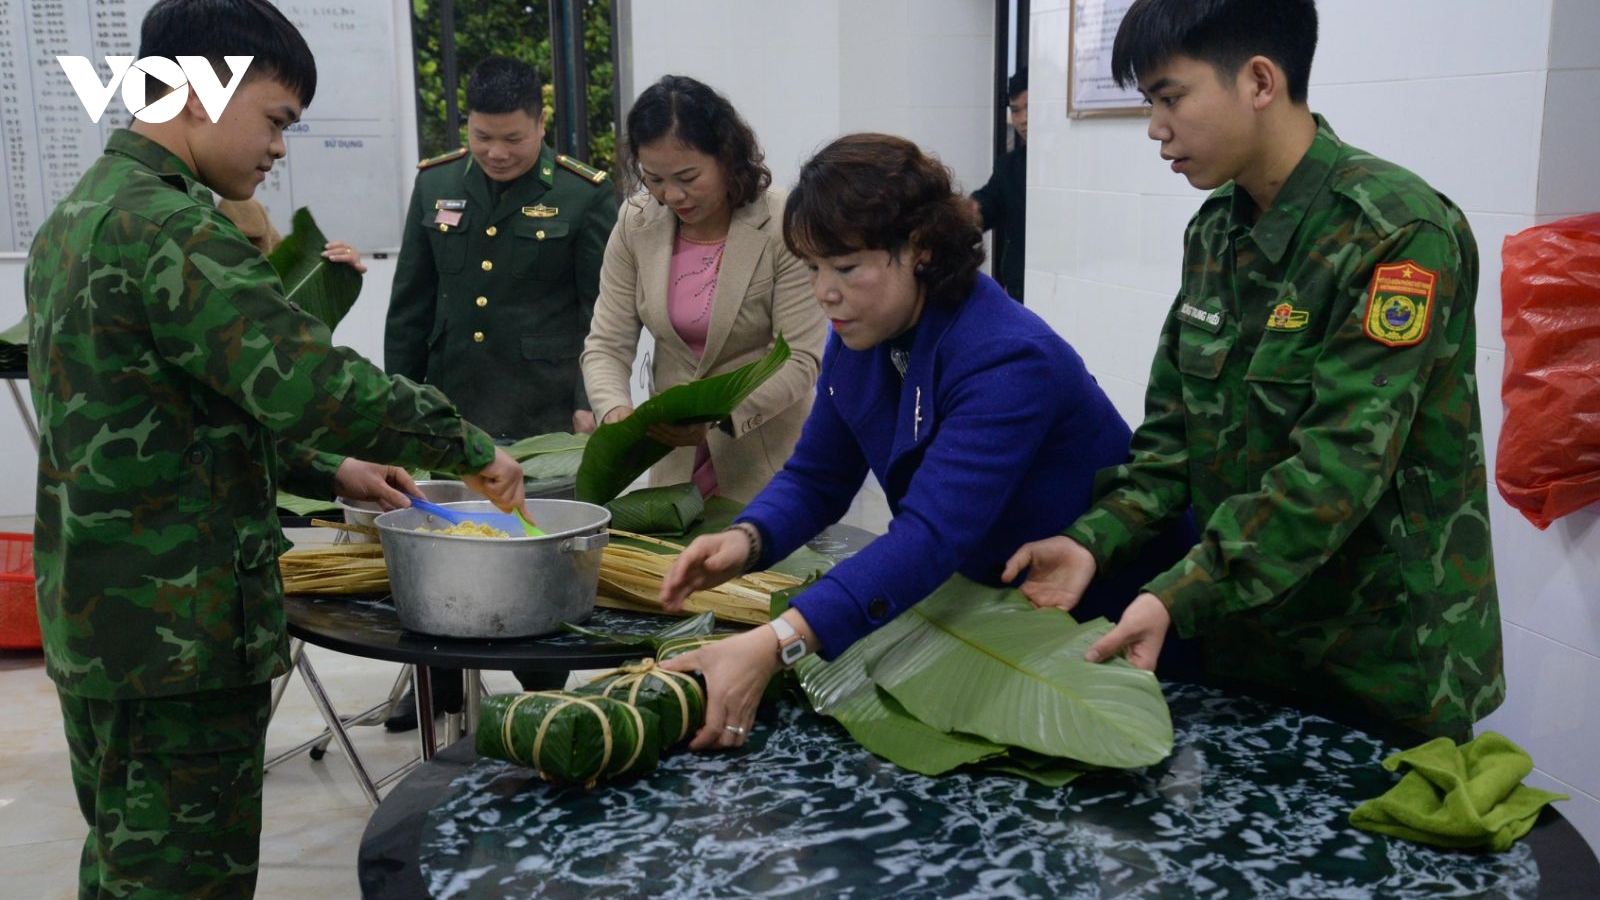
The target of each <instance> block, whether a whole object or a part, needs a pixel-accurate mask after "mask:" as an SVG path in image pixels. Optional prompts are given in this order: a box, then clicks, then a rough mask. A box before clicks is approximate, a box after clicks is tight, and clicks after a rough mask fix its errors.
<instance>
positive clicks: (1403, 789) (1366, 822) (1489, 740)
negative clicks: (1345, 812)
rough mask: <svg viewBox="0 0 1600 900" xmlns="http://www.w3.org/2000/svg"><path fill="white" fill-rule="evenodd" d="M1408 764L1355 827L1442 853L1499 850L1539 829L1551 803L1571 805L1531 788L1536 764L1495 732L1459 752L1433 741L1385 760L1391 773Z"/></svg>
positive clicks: (1353, 817)
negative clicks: (1525, 781)
mask: <svg viewBox="0 0 1600 900" xmlns="http://www.w3.org/2000/svg"><path fill="white" fill-rule="evenodd" d="M1401 765H1409V766H1411V771H1409V772H1407V773H1406V774H1405V776H1404V777H1403V778H1401V779H1400V783H1399V784H1397V785H1395V786H1394V787H1393V788H1391V789H1390V790H1389V792H1388V793H1386V794H1384V795H1383V796H1381V797H1378V798H1376V799H1373V800H1368V801H1367V802H1365V803H1363V804H1361V805H1360V806H1358V807H1356V809H1355V811H1354V812H1352V813H1351V814H1350V824H1351V825H1354V826H1355V827H1357V828H1360V829H1361V830H1363V831H1375V832H1378V833H1379V834H1387V835H1391V836H1393V837H1398V838H1405V839H1406V840H1408V841H1417V842H1420V843H1424V844H1433V845H1435V846H1439V847H1451V848H1456V849H1466V848H1474V847H1488V848H1489V849H1491V850H1495V851H1500V850H1507V849H1510V847H1511V845H1512V844H1513V843H1514V842H1516V840H1517V839H1518V838H1520V837H1522V836H1523V835H1525V834H1527V833H1528V830H1529V829H1531V828H1533V823H1534V822H1535V821H1536V820H1537V819H1538V818H1539V811H1540V810H1541V809H1543V808H1544V807H1545V804H1547V803H1550V802H1552V801H1554V800H1566V799H1569V798H1568V797H1567V795H1565V794H1552V793H1550V792H1549V791H1541V790H1539V789H1538V788H1531V787H1526V786H1524V785H1523V784H1522V779H1523V778H1526V777H1527V775H1528V773H1529V772H1532V771H1533V759H1532V758H1531V757H1529V756H1528V754H1527V752H1526V751H1524V750H1523V749H1522V748H1521V747H1518V746H1517V745H1516V744H1513V743H1512V742H1511V741H1510V740H1509V739H1508V738H1506V737H1505V736H1503V735H1499V734H1496V733H1495V732H1493V731H1486V732H1484V733H1483V734H1482V736H1480V737H1478V738H1477V739H1476V740H1471V741H1468V742H1466V743H1465V744H1462V745H1460V746H1459V747H1458V746H1456V744H1455V742H1454V741H1452V740H1450V739H1449V738H1434V739H1433V740H1431V741H1429V742H1427V743H1426V744H1423V745H1421V746H1419V747H1413V748H1411V749H1410V750H1403V751H1401V752H1399V753H1396V754H1394V755H1393V756H1391V757H1389V758H1388V759H1385V760H1384V761H1383V767H1384V768H1385V769H1388V770H1389V771H1391V772H1394V771H1398V770H1399V768H1400V766H1401Z"/></svg>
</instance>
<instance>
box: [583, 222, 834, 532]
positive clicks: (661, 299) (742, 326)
mask: <svg viewBox="0 0 1600 900" xmlns="http://www.w3.org/2000/svg"><path fill="white" fill-rule="evenodd" d="M783 201H784V193H783V192H782V191H779V190H769V191H767V193H766V196H765V197H763V198H760V199H757V200H756V201H755V202H754V203H750V204H748V205H746V206H742V207H740V208H739V209H737V210H735V211H734V214H733V221H732V223H731V224H730V225H729V226H728V243H727V246H726V248H724V250H723V253H722V267H721V269H720V270H718V272H717V289H716V293H715V294H713V295H712V300H711V324H710V326H709V328H708V333H707V335H706V352H705V355H704V356H703V357H702V358H700V359H695V355H694V351H693V350H690V349H689V345H688V344H686V343H684V341H683V339H682V338H680V337H679V336H678V333H677V331H676V330H674V329H673V327H672V323H671V322H670V321H669V320H668V318H667V278H668V272H669V269H670V267H671V264H672V244H673V241H674V240H675V239H676V237H677V230H678V226H677V219H676V217H675V216H674V215H673V214H672V210H671V209H668V208H667V207H665V206H662V205H660V204H658V203H656V202H655V201H654V200H653V199H651V198H650V196H649V195H648V194H645V193H640V194H637V195H635V196H634V197H632V198H630V199H629V200H628V201H627V202H626V203H624V204H623V205H622V210H621V212H620V214H619V215H618V217H617V224H616V227H615V228H613V229H612V231H611V240H610V242H609V243H608V244H607V245H606V256H605V263H604V264H603V266H602V267H601V269H600V296H599V297H598V298H597V299H596V301H595V309H594V321H593V322H592V323H591V325H590V329H589V339H588V340H587V341H586V342H585V343H584V346H583V356H582V357H581V365H582V367H583V379H584V383H585V386H586V387H587V388H588V391H589V402H590V405H591V406H592V407H593V409H594V414H595V418H596V419H598V420H603V419H604V418H605V415H606V413H608V412H610V411H611V410H613V409H615V408H617V407H619V406H631V405H633V399H632V395H631V393H630V391H629V385H628V381H629V376H630V375H631V373H632V369H633V360H634V356H635V354H636V352H637V350H638V345H639V333H640V329H643V328H648V329H649V330H650V334H651V335H652V336H653V337H654V338H655V344H656V345H655V350H654V352H653V354H652V356H651V362H650V368H649V371H650V377H651V379H652V382H653V383H652V385H651V386H650V393H651V394H652V395H654V394H655V393H657V392H658V391H663V390H666V389H667V388H669V387H672V386H674V385H678V384H683V383H684V382H687V381H693V380H695V379H699V378H705V377H708V376H711V375H719V374H721V373H723V372H728V371H731V370H733V369H737V368H738V367H740V366H742V365H745V364H746V363H749V362H752V361H754V360H757V359H760V358H761V357H763V356H765V355H766V354H767V352H768V351H769V350H771V349H772V343H773V338H774V337H775V336H776V335H777V334H778V333H779V332H782V333H783V336H784V339H785V340H786V341H788V342H789V348H790V351H791V353H792V355H791V356H790V357H789V361H788V362H787V363H785V364H784V366H783V368H782V369H780V370H779V371H778V373H777V374H776V375H774V376H772V378H771V379H770V380H768V381H767V383H766V384H763V385H762V386H761V387H760V388H757V389H756V391H755V392H754V393H753V394H751V395H750V396H749V397H748V398H746V400H745V401H744V402H743V403H741V404H740V405H739V408H738V409H736V410H734V411H733V416H732V422H733V436H732V437H729V436H728V435H727V434H726V433H724V432H723V431H722V430H720V429H715V428H714V429H712V430H711V432H710V435H709V436H708V437H707V443H708V444H709V445H710V448H711V459H712V462H713V464H714V465H715V466H716V470H717V484H718V493H720V494H722V495H723V496H725V497H731V498H733V499H735V500H738V501H740V502H742V503H748V502H749V501H750V500H751V499H752V498H753V497H755V495H756V494H757V493H759V492H760V491H761V489H762V488H763V487H765V486H766V484H767V482H768V481H770V480H771V479H772V476H773V475H774V474H775V473H776V472H777V471H778V469H779V468H781V467H782V466H783V463H784V461H785V460H787V459H788V458H789V454H790V453H792V452H793V451H794V445H795V442H796V441H797V440H799V439H800V426H801V425H802V424H803V423H804V422H805V419H806V416H807V415H808V414H809V413H810V412H811V399H812V392H813V391H814V390H815V385H816V381H817V372H818V370H819V369H820V368H821V361H822V348H823V345H824V343H825V342H826V341H827V336H828V327H827V320H826V319H824V318H823V315H822V308H821V306H819V305H818V304H817V301H816V299H815V298H814V297H813V296H812V294H811V284H810V277H809V274H808V273H807V271H806V268H805V264H804V263H802V262H801V261H800V260H799V258H797V257H796V256H795V255H794V254H792V253H790V252H789V250H788V248H786V247H785V246H784V245H783V235H782V225H783ZM693 465H694V448H693V447H679V448H678V449H676V450H674V451H673V452H672V453H671V454H669V455H668V456H667V458H666V459H663V460H662V461H661V462H660V463H657V464H656V466H655V467H654V468H653V469H652V470H651V472H650V483H651V484H678V483H681V482H684V481H688V480H689V477H690V475H691V474H692V472H691V467H692V466H693Z"/></svg>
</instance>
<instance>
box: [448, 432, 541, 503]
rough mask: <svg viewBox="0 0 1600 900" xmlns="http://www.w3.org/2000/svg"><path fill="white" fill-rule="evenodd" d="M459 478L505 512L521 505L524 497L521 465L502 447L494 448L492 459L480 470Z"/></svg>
mask: <svg viewBox="0 0 1600 900" xmlns="http://www.w3.org/2000/svg"><path fill="white" fill-rule="evenodd" d="M461 480H462V481H463V482H465V483H466V485H467V487H469V488H472V489H473V490H475V491H477V492H478V493H480V494H482V495H484V496H485V497H488V498H489V500H490V501H491V502H493V503H494V505H495V506H497V507H499V508H500V509H503V510H505V511H506V512H511V511H512V510H515V509H516V508H518V507H520V506H522V504H523V502H524V500H525V499H526V497H525V496H524V494H523V481H524V475H523V473H522V465H521V464H520V463H518V462H517V461H516V460H515V459H512V458H511V454H509V453H507V452H506V451H505V448H504V447H496V448H494V461H493V462H491V463H489V465H487V466H485V467H484V469H483V471H482V472H479V473H478V474H476V475H465V476H462V479H461ZM524 512H526V510H525V509H524Z"/></svg>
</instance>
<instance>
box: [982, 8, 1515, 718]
mask: <svg viewBox="0 0 1600 900" xmlns="http://www.w3.org/2000/svg"><path fill="white" fill-rule="evenodd" d="M1316 41H1317V13H1316V7H1315V5H1314V4H1313V3H1312V2H1311V0H1137V2H1135V3H1134V4H1133V5H1132V7H1130V8H1129V10H1128V13H1127V16H1126V18H1124V19H1123V21H1122V25H1121V27H1120V28H1119V29H1118V31H1117V36H1116V40H1115V43H1114V44H1113V47H1112V59H1111V65H1112V73H1113V75H1114V76H1115V77H1116V79H1117V82H1118V83H1119V84H1124V85H1125V84H1129V83H1137V84H1138V87H1139V90H1140V91H1141V92H1142V93H1143V94H1144V96H1145V98H1146V99H1147V100H1148V101H1149V102H1150V104H1151V116H1150V125H1149V135H1150V138H1151V139H1152V140H1155V141H1158V142H1159V143H1160V145H1161V158H1162V159H1163V160H1165V161H1170V164H1171V166H1172V170H1173V171H1174V172H1177V173H1178V174H1180V175H1182V176H1183V177H1184V178H1186V179H1187V180H1188V181H1189V183H1190V184H1192V185H1194V186H1195V187H1198V188H1201V189H1204V190H1208V191H1211V194H1210V196H1209V197H1207V198H1206V200H1205V201H1204V202H1203V203H1202V204H1201V206H1200V210H1199V212H1197V213H1196V214H1195V216H1194V218H1193V219H1192V220H1191V221H1190V223H1189V227H1188V229H1187V232H1186V237H1185V246H1184V254H1183V276H1182V285H1181V286H1180V288H1179V291H1178V296H1177V299H1176V300H1174V301H1173V305H1172V309H1171V312H1170V313H1169V314H1168V316H1167V321H1166V325H1165V327H1164V328H1163V330H1162V333H1161V340H1160V345H1159V349H1158V351H1157V354H1156V358H1155V362H1154V364H1153V365H1152V367H1151V372H1150V383H1149V387H1148V389H1147V392H1146V400H1145V408H1146V409H1147V410H1148V411H1149V412H1148V415H1147V418H1146V419H1145V421H1144V423H1143V424H1142V425H1140V426H1139V429H1138V431H1137V432H1136V433H1135V435H1134V439H1133V459H1132V460H1131V461H1130V462H1129V463H1127V464H1126V465H1124V466H1121V467H1120V468H1118V469H1117V470H1116V471H1115V472H1113V473H1108V475H1109V478H1108V482H1107V484H1106V485H1105V490H1104V492H1103V493H1102V494H1101V495H1100V496H1099V498H1098V500H1097V501H1096V503H1095V505H1094V508H1093V509H1091V510H1090V511H1089V512H1087V513H1086V514H1085V515H1083V516H1082V517H1081V518H1079V519H1078V521H1077V522H1075V523H1074V524H1073V525H1072V527H1071V528H1068V529H1067V530H1066V533H1065V536H1062V537H1053V538H1050V539H1048V540H1045V541H1043V542H1040V543H1036V544H1029V545H1027V546H1024V547H1022V548H1021V549H1020V550H1019V551H1018V552H1017V554H1016V556H1015V558H1013V559H1012V560H1011V563H1010V565H1009V566H1008V568H1007V574H1008V575H1014V574H1016V573H1018V572H1020V571H1021V570H1022V568H1023V567H1024V566H1030V567H1031V568H1030V574H1029V576H1028V579H1027V582H1026V583H1025V584H1024V586H1023V591H1024V592H1025V593H1027V594H1028V595H1029V596H1030V597H1031V598H1032V599H1033V600H1034V602H1036V603H1044V604H1049V605H1057V606H1063V607H1067V608H1071V606H1072V605H1073V603H1074V601H1075V600H1076V597H1077V596H1078V593H1079V591H1080V589H1081V586H1082V585H1083V584H1085V583H1086V582H1087V581H1088V579H1089V578H1090V576H1092V575H1093V574H1094V572H1095V571H1097V569H1098V568H1099V567H1100V566H1102V565H1105V564H1106V563H1108V562H1110V561H1113V560H1115V559H1117V558H1119V556H1120V555H1121V554H1123V553H1125V552H1127V551H1128V550H1130V549H1131V548H1133V547H1136V546H1138V544H1139V542H1140V541H1141V540H1143V539H1144V538H1145V537H1146V536H1147V535H1149V534H1150V533H1151V530H1152V528H1154V527H1155V526H1156V525H1157V524H1158V523H1160V522H1162V521H1164V520H1166V519H1169V518H1170V517H1172V516H1174V515H1176V514H1177V513H1178V512H1179V511H1180V510H1185V509H1187V508H1188V507H1189V506H1190V504H1193V506H1194V510H1195V513H1196V517H1197V519H1198V521H1199V522H1200V523H1201V530H1202V538H1201V540H1200V542H1199V544H1198V545H1196V546H1195V547H1194V549H1193V550H1192V551H1190V552H1189V554H1188V555H1187V556H1186V557H1185V558H1184V559H1183V560H1182V561H1181V562H1180V563H1178V565H1176V566H1174V567H1172V568H1171V569H1168V570H1167V571H1165V572H1163V573H1162V574H1160V575H1159V576H1157V577H1156V578H1154V579H1152V580H1151V581H1150V582H1149V583H1148V584H1146V585H1144V587H1143V589H1142V591H1141V592H1140V593H1139V594H1138V596H1137V597H1136V598H1135V599H1134V600H1133V602H1132V604H1131V605H1129V607H1128V610H1127V612H1126V613H1125V614H1124V615H1123V617H1122V619H1121V621H1120V622H1118V624H1117V627H1116V629H1115V630H1113V631H1112V632H1111V633H1110V634H1109V635H1107V636H1106V637H1105V638H1103V639H1102V640H1101V641H1100V642H1099V643H1097V644H1096V645H1094V646H1093V647H1092V648H1090V650H1089V654H1088V655H1089V658H1090V659H1092V660H1099V659H1105V658H1107V657H1110V656H1112V655H1114V654H1118V653H1124V652H1125V653H1126V654H1127V656H1128V658H1129V659H1131V660H1132V661H1133V662H1134V663H1136V664H1138V665H1141V666H1145V667H1148V666H1149V665H1150V664H1151V662H1152V661H1153V660H1154V659H1155V653H1156V651H1157V650H1158V649H1159V648H1160V647H1161V646H1162V642H1163V641H1164V640H1165V639H1166V637H1167V635H1168V633H1169V632H1171V631H1176V633H1177V634H1179V635H1182V636H1184V637H1189V636H1198V637H1199V638H1201V640H1202V653H1203V657H1204V662H1205V666H1206V669H1207V670H1208V671H1209V672H1210V673H1212V674H1214V675H1217V676H1224V677H1230V678H1235V679H1240V680H1243V681H1245V682H1247V683H1249V684H1250V685H1252V686H1255V687H1258V688H1259V687H1266V688H1270V689H1288V690H1289V691H1291V692H1293V693H1295V694H1297V695H1299V696H1300V697H1302V698H1305V697H1310V698H1316V699H1318V700H1320V701H1324V702H1331V703H1335V704H1338V705H1342V706H1348V707H1353V708H1354V709H1355V710H1356V711H1358V712H1361V713H1364V714H1366V715H1369V716H1376V717H1378V718H1381V719H1383V720H1387V721H1392V722H1397V723H1400V724H1402V725H1405V726H1409V727H1412V728H1414V729H1417V730H1420V731H1422V732H1424V733H1427V734H1431V735H1443V736H1449V737H1456V738H1462V737H1465V736H1466V735H1467V734H1469V733H1470V731H1471V726H1472V723H1473V722H1475V721H1477V720H1478V719H1479V718H1481V717H1482V716H1484V715H1485V714H1487V713H1488V712H1490V711H1491V710H1493V709H1494V708H1495V707H1496V706H1498V705H1499V704H1500V702H1501V699H1502V698H1503V697H1504V694H1505V679H1504V675H1503V671H1502V667H1501V636H1500V614H1499V602H1498V600H1497V595H1496V591H1495V581H1494V565H1493V555H1492V553H1491V549H1490V543H1489V510H1488V499H1487V491H1486V483H1487V482H1486V476H1485V472H1484V462H1483V434H1482V430H1481V426H1480V423H1479V418H1478V415H1479V414H1478V391H1477V381H1476V379H1475V377H1474V355H1475V352H1476V347H1477V341H1476V329H1475V327H1474V325H1473V301H1474V299H1475V296H1476V293H1477V287H1478V249H1477V245H1476V243H1475V242H1474V240H1473V237H1472V231H1471V229H1470V228H1468V226H1467V221H1466V218H1465V217H1464V216H1463V215H1462V213H1461V210H1460V209H1458V208H1457V207H1456V206H1455V204H1453V203H1451V202H1450V200H1449V199H1448V198H1446V197H1445V196H1444V195H1443V194H1440V193H1439V192H1438V191H1436V190H1435V189H1433V188H1432V187H1430V186H1429V185H1428V184H1427V183H1426V182H1424V181H1423V180H1422V179H1421V178H1418V177H1417V176H1416V175H1414V174H1412V173H1411V172H1408V171H1406V170H1405V169H1402V168H1400V167H1399V166H1396V165H1394V164H1392V163H1388V162H1385V161H1383V160H1381V159H1378V158H1377V157H1374V156H1372V155H1371V154H1369V153H1366V152H1364V151H1361V150H1358V149H1356V148H1355V147H1351V146H1350V145H1348V144H1346V143H1344V142H1343V141H1341V140H1340V139H1339V137H1338V135H1336V134H1335V133H1334V131H1333V128H1332V126H1330V125H1329V124H1328V122H1327V121H1326V120H1324V119H1323V118H1321V117H1320V116H1317V115H1314V114H1313V113H1312V112H1311V109H1310V107H1309V106H1308V101H1307V82H1308V80H1309V78H1310V72H1311V59H1312V55H1313V52H1314V51H1315V49H1316Z"/></svg>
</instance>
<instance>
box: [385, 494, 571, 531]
mask: <svg viewBox="0 0 1600 900" xmlns="http://www.w3.org/2000/svg"><path fill="white" fill-rule="evenodd" d="M406 496H407V497H410V498H411V505H412V506H414V507H416V508H417V509H420V510H422V511H423V512H425V513H431V514H433V515H435V516H438V517H439V518H441V519H443V520H445V521H446V522H449V523H450V524H452V525H461V524H463V523H472V524H474V525H487V526H489V527H490V528H498V529H499V530H501V531H504V532H505V533H506V534H507V535H508V536H512V537H515V536H516V535H518V534H524V533H526V534H532V532H527V531H525V530H524V527H525V526H524V525H523V524H522V523H523V520H522V519H521V518H519V517H517V516H515V515H513V514H511V513H503V512H466V511H463V510H458V509H450V508H449V507H446V506H440V505H439V504H437V503H434V502H433V501H431V500H425V499H423V498H422V497H418V496H417V495H416V494H407V495H406ZM540 533H541V534H543V532H540Z"/></svg>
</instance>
